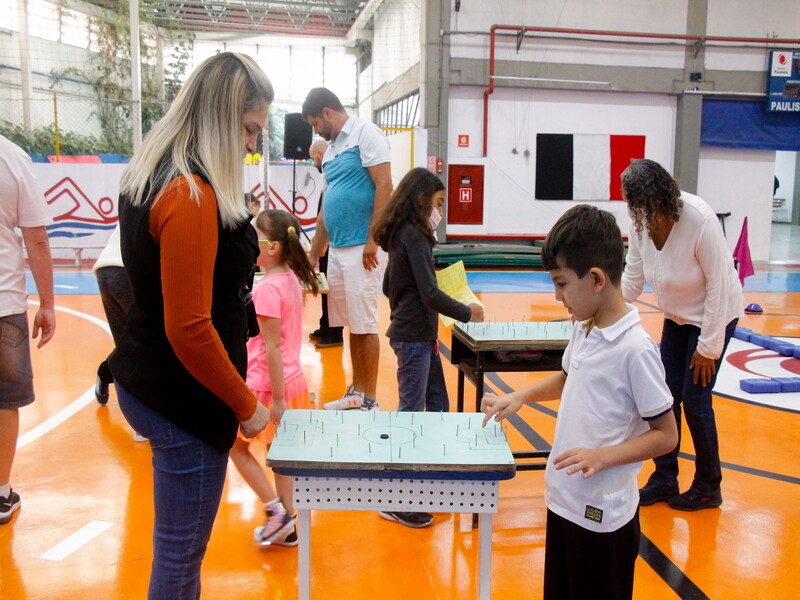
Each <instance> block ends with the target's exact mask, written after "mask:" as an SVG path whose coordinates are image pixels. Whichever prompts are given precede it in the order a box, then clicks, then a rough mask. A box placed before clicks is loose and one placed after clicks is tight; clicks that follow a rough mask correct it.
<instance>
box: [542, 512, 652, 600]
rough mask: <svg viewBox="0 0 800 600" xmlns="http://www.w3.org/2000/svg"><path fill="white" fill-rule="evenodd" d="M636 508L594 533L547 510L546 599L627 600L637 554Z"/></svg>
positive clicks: (638, 530) (638, 536)
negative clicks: (618, 524) (627, 516)
mask: <svg viewBox="0 0 800 600" xmlns="http://www.w3.org/2000/svg"><path fill="white" fill-rule="evenodd" d="M640 536H641V530H640V528H639V509H638V508H637V509H636V515H634V517H633V519H631V520H630V521H629V522H628V523H627V524H625V525H623V526H622V527H620V528H619V529H617V530H616V531H612V532H611V533H596V532H594V531H589V530H588V529H584V528H583V527H581V526H580V525H576V524H575V523H573V522H571V521H568V520H567V519H564V518H562V517H560V516H558V515H557V514H555V513H554V512H552V511H550V510H548V511H547V541H546V543H545V558H544V599H545V600H630V598H631V597H632V595H633V570H634V565H635V563H636V557H637V556H638V554H639V538H640Z"/></svg>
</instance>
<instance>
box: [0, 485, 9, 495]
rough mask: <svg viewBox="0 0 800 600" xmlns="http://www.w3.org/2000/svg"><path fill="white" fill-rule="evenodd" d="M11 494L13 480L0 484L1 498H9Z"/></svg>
mask: <svg viewBox="0 0 800 600" xmlns="http://www.w3.org/2000/svg"><path fill="white" fill-rule="evenodd" d="M10 495H11V482H9V483H7V484H5V485H0V498H8V497H9V496H10Z"/></svg>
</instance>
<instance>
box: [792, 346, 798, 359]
mask: <svg viewBox="0 0 800 600" xmlns="http://www.w3.org/2000/svg"><path fill="white" fill-rule="evenodd" d="M792 356H794V357H795V358H800V346H795V347H794V350H793V351H792Z"/></svg>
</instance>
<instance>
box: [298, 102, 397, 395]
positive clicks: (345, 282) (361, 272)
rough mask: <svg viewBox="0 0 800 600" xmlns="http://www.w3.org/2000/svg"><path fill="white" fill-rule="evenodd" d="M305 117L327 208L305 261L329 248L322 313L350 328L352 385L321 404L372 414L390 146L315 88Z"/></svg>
mask: <svg viewBox="0 0 800 600" xmlns="http://www.w3.org/2000/svg"><path fill="white" fill-rule="evenodd" d="M302 115H303V118H304V119H305V120H306V121H308V123H309V124H310V125H311V126H312V127H313V128H314V131H316V132H317V134H318V135H320V136H322V137H323V138H325V139H326V140H327V141H328V142H329V145H328V149H327V150H326V151H325V155H324V156H323V157H322V173H323V175H324V176H325V181H326V183H327V187H326V188H325V205H324V207H323V209H322V210H321V211H320V214H319V217H318V218H317V230H316V233H315V235H314V240H313V242H312V244H311V260H312V262H316V260H317V259H318V258H319V255H320V254H321V253H322V252H324V249H325V246H327V245H329V250H328V286H329V288H330V291H329V292H328V311H329V320H330V324H331V326H333V327H336V326H344V325H347V326H348V327H349V328H350V360H351V361H352V363H353V384H352V385H351V386H350V387H349V388H348V390H347V392H345V394H344V395H343V396H342V397H341V398H339V399H338V400H334V401H332V402H328V403H326V404H325V408H326V409H328V410H347V409H354V408H360V409H361V410H377V409H378V404H377V402H376V401H375V390H376V388H377V384H378V358H379V356H380V341H379V339H378V298H379V295H380V291H381V283H382V281H383V272H384V270H385V268H386V260H387V258H386V254H385V253H384V252H383V250H381V249H380V248H379V247H378V245H377V244H376V243H375V240H374V239H373V237H372V226H373V224H374V223H375V222H376V221H377V217H378V215H379V214H380V213H381V211H382V210H383V208H384V206H385V205H386V202H387V201H388V199H389V195H390V194H391V193H392V176H391V169H390V152H389V142H388V140H387V139H386V136H385V135H384V134H383V132H382V131H381V130H380V129H378V127H376V126H375V125H373V124H372V123H369V122H367V121H363V120H361V119H358V118H356V117H351V116H349V115H348V114H347V112H345V110H344V107H343V106H342V103H341V102H340V101H339V98H337V97H336V95H335V94H334V93H333V92H331V91H330V90H328V89H326V88H314V89H313V90H311V91H310V92H309V94H308V96H307V97H306V100H305V102H304V103H303V110H302Z"/></svg>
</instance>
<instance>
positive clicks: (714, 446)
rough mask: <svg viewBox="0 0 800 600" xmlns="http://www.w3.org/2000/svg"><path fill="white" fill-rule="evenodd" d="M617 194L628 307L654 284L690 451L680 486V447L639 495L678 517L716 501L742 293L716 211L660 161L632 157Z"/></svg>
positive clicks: (659, 463)
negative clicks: (724, 372) (720, 405)
mask: <svg viewBox="0 0 800 600" xmlns="http://www.w3.org/2000/svg"><path fill="white" fill-rule="evenodd" d="M622 197H623V198H624V199H625V201H626V202H627V203H628V210H629V212H630V216H631V230H630V235H629V238H628V240H629V250H628V256H627V259H626V260H627V263H626V266H625V272H624V274H623V276H622V293H623V295H624V296H625V299H626V300H628V301H633V300H634V299H635V298H637V297H638V296H639V295H640V294H641V293H642V288H643V287H644V283H645V280H646V281H647V283H649V284H650V287H651V288H652V289H653V292H654V293H655V296H656V301H657V302H658V305H659V307H660V309H661V310H662V311H663V312H664V327H663V330H662V333H661V361H662V362H663V363H664V370H665V371H666V379H667V385H668V386H669V389H670V391H671V392H672V395H673V398H674V404H673V410H674V412H675V419H676V421H677V423H678V433H679V435H680V430H681V412H683V413H684V414H685V415H686V424H687V425H688V426H689V432H690V433H691V435H692V441H693V443H694V447H695V455H696V459H695V475H694V480H693V481H692V484H691V486H690V487H689V489H688V490H687V491H686V492H684V493H683V494H681V493H680V489H679V487H678V452H679V450H680V438H679V440H678V445H677V446H676V447H675V449H674V450H673V451H672V452H670V453H669V454H665V455H664V456H660V457H658V458H656V459H654V462H655V465H656V470H655V472H654V473H653V474H652V475H651V476H650V479H649V481H648V482H647V484H646V485H645V486H644V487H643V488H641V489H640V490H639V503H640V505H641V506H649V505H651V504H655V503H656V502H668V503H669V505H670V506H671V507H672V508H675V509H678V510H699V509H701V508H714V507H717V506H719V505H721V504H722V493H721V489H720V483H721V481H722V470H721V467H720V461H719V443H718V440H717V425H716V421H715V418H714V408H713V406H712V396H711V391H712V389H713V387H714V382H715V381H716V377H717V369H719V365H720V363H721V361H722V356H723V354H724V353H725V348H726V347H727V345H728V341H729V340H730V338H731V336H732V335H733V331H734V329H735V328H736V323H737V321H738V320H739V317H741V316H742V315H743V314H744V298H743V297H742V287H741V285H740V283H739V278H738V276H737V273H736V269H735V267H734V264H733V257H732V255H731V252H730V250H729V249H728V245H727V244H726V242H725V238H724V235H723V233H722V228H721V227H720V225H719V221H718V219H717V216H716V213H714V211H713V210H712V209H711V207H710V206H708V204H706V203H705V202H704V201H703V200H701V199H700V198H698V197H697V196H694V195H692V194H689V193H686V192H682V191H681V190H680V188H679V187H678V183H677V182H676V181H675V179H673V178H672V176H671V175H670V174H669V173H668V172H667V171H666V170H665V169H664V167H662V166H661V165H659V164H658V163H657V162H654V161H652V160H647V159H642V160H634V161H632V162H631V165H630V166H629V167H628V168H627V169H625V171H624V172H623V173H622Z"/></svg>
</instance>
